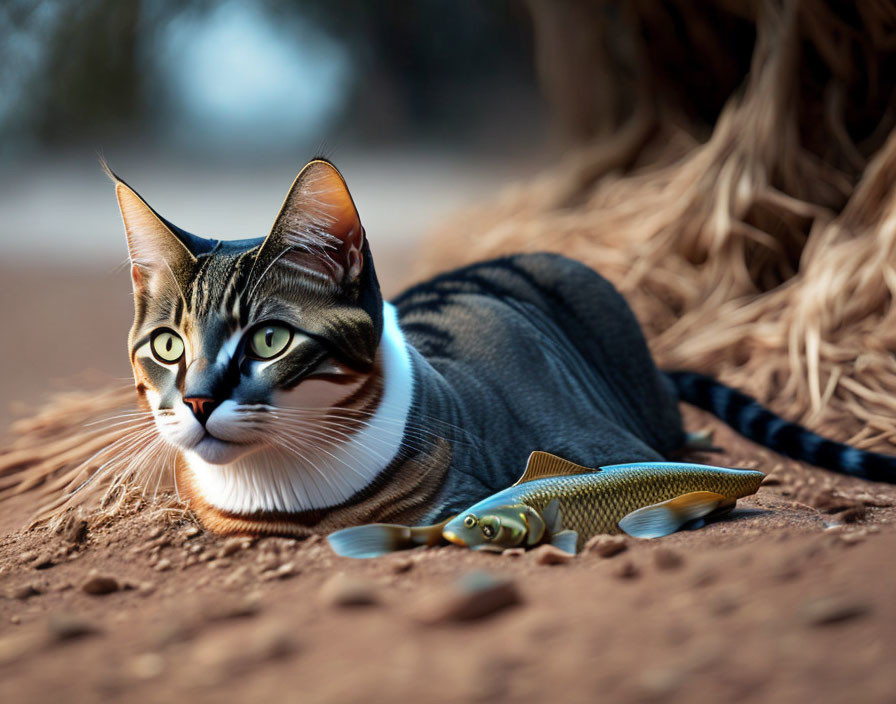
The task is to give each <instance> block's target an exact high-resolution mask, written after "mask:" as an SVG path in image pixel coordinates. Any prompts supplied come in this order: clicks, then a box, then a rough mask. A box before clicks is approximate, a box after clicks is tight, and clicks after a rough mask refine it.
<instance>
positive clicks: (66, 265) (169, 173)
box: [0, 0, 557, 426]
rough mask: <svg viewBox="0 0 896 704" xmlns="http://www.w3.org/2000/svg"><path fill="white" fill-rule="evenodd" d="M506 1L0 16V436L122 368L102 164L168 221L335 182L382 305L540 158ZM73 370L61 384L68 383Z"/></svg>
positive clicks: (52, 7) (265, 202)
mask: <svg viewBox="0 0 896 704" xmlns="http://www.w3.org/2000/svg"><path fill="white" fill-rule="evenodd" d="M533 51H534V50H533V36H532V20H531V17H530V13H529V11H528V8H527V7H526V5H525V4H523V3H520V2H509V1H507V0H496V1H494V2H488V3H478V2H460V3H457V2H449V1H448V0H425V1H422V2H382V3H380V2H377V3H370V2H364V1H362V0H335V1H334V0H301V1H300V0H295V1H294V2H250V1H249V0H223V1H221V2H213V1H210V0H186V1H182V0H177V1H173V0H142V1H138V0H133V1H127V2H121V1H120V0H44V1H41V2H36V1H34V0H27V1H23V0H11V1H9V2H5V3H3V4H2V5H0V184H2V185H0V301H2V305H0V325H2V328H3V329H4V330H5V331H7V332H6V334H4V338H5V339H7V340H11V339H17V340H21V341H22V343H23V344H5V345H3V346H2V351H0V366H2V369H3V372H2V374H0V424H2V425H3V426H5V425H6V424H7V422H8V421H9V419H11V418H12V417H14V415H15V414H16V413H17V412H23V411H24V410H25V409H26V408H27V407H28V406H33V405H34V403H35V402H36V401H38V400H39V397H40V396H41V395H42V393H43V392H44V391H46V390H48V389H51V388H59V387H60V385H62V386H64V384H63V382H62V380H67V382H66V383H74V384H82V383H84V381H85V377H87V378H89V380H90V381H91V383H92V381H93V379H94V378H98V379H107V378H108V377H110V376H111V377H114V378H118V379H122V380H124V381H125V382H126V380H127V378H128V375H129V373H130V369H129V364H128V360H127V355H126V350H125V336H126V332H127V329H128V326H129V324H130V315H131V303H130V286H129V282H128V280H127V275H126V272H125V270H124V268H123V266H122V265H123V263H124V262H125V260H126V257H127V252H126V248H125V243H124V236H123V230H122V226H121V221H120V217H119V214H118V211H117V206H116V202H115V199H114V196H113V192H112V189H111V187H110V185H109V182H108V180H107V179H106V177H105V176H104V175H103V173H102V172H101V170H100V168H99V166H98V157H99V155H102V156H104V157H105V158H106V159H107V160H108V161H109V163H110V164H111V166H112V167H113V169H115V170H116V172H117V173H118V174H119V175H120V176H121V177H122V178H124V179H126V180H127V181H128V182H129V183H130V184H131V185H132V186H133V187H134V188H136V189H137V190H138V191H139V192H140V193H141V194H142V195H143V196H144V197H145V198H146V199H147V200H148V201H149V203H150V204H152V205H153V206H154V207H155V208H156V209H158V210H159V211H160V212H161V213H162V214H163V215H165V216H166V217H167V218H169V219H170V220H172V221H173V222H175V223H177V224H178V225H180V226H181V227H183V228H185V229H187V230H189V231H192V232H195V233H197V234H201V235H206V236H214V237H219V238H235V237H245V236H260V235H264V234H266V233H267V230H268V228H269V227H270V225H271V223H272V222H273V218H274V215H275V214H276V212H277V210H278V209H279V206H280V204H281V202H282V199H283V197H284V196H285V193H286V191H287V189H288V187H289V185H290V183H291V182H292V179H293V178H294V176H295V174H296V173H297V172H298V170H299V169H300V168H301V167H302V165H303V164H304V163H305V162H306V161H307V160H308V159H309V158H310V157H312V156H314V155H317V154H323V155H324V156H327V157H328V158H330V159H331V160H333V161H334V162H335V163H336V164H337V165H338V166H339V167H340V168H341V169H342V170H343V172H344V174H345V176H346V178H347V179H348V183H349V186H350V188H351V190H352V193H353V195H354V197H355V200H356V202H357V205H358V208H359V210H360V212H361V217H362V220H363V221H364V223H365V226H366V228H367V231H368V235H369V237H370V241H371V246H372V249H373V252H374V255H375V257H376V261H377V265H378V271H379V274H380V279H381V281H382V283H383V286H384V289H385V292H386V294H387V295H391V294H394V293H395V292H397V291H398V290H399V289H400V288H401V287H402V286H403V285H405V284H406V283H408V280H407V279H408V272H409V271H411V270H412V268H413V262H414V259H415V255H416V252H417V248H418V246H419V243H420V241H421V238H422V237H423V236H424V235H425V233H426V232H427V231H428V230H429V229H430V228H431V227H432V226H433V225H434V224H436V223H438V221H439V220H440V218H443V217H445V216H446V215H447V214H448V213H451V212H453V211H455V210H457V209H459V208H462V207H465V206H467V205H468V204H470V203H472V202H474V201H477V200H481V199H483V198H487V197H488V196H489V195H491V194H493V193H494V192H496V191H497V190H498V189H500V188H501V187H502V186H503V185H504V184H506V183H507V182H508V181H509V180H512V179H519V178H524V177H526V176H528V175H530V174H532V173H534V172H535V171H536V170H537V169H538V168H539V167H540V166H543V165H544V163H546V161H547V160H549V159H550V156H551V155H552V154H553V153H555V152H556V148H557V147H556V142H555V141H553V140H552V139H551V137H550V133H549V130H548V129H547V127H546V123H547V117H546V109H545V106H544V101H543V100H542V98H541V95H540V92H539V89H538V87H537V83H536V79H535V68H534V65H535V63H534V56H533ZM74 375H77V376H74Z"/></svg>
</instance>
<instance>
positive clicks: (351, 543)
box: [327, 523, 445, 558]
mask: <svg viewBox="0 0 896 704" xmlns="http://www.w3.org/2000/svg"><path fill="white" fill-rule="evenodd" d="M444 526H445V523H438V524H436V525H431V526H416V527H414V528H410V527H408V526H401V525H395V524H392V523H368V524H367V525H363V526H352V527H351V528H343V529H342V530H337V531H336V532H335V533H330V535H328V536H327V541H328V542H329V543H330V547H331V548H333V552H335V553H336V554H337V555H341V556H342V557H354V558H369V557H379V556H381V555H387V554H388V553H390V552H397V551H398V550H409V549H411V548H415V547H417V546H418V545H436V544H438V543H439V542H441V540H442V528H443V527H444Z"/></svg>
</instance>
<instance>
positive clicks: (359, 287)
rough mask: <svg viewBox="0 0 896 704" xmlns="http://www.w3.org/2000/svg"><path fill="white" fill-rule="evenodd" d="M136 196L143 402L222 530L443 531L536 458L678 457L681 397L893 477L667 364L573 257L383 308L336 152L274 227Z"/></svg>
mask: <svg viewBox="0 0 896 704" xmlns="http://www.w3.org/2000/svg"><path fill="white" fill-rule="evenodd" d="M116 190H117V193H118V197H119V203H120V204H121V207H122V215H123V218H124V221H125V228H126V231H127V235H128V245H129V251H130V252H131V257H132V278H133V281H134V301H135V317H134V325H133V327H132V329H131V333H130V338H129V341H130V348H131V360H132V364H133V367H134V375H135V381H136V386H137V390H138V394H139V395H140V396H141V398H142V399H143V402H144V403H145V404H146V405H148V406H149V408H150V409H151V410H152V411H153V413H154V416H155V421H156V427H157V429H158V432H159V434H160V435H161V436H162V437H163V438H164V439H165V440H167V442H168V443H169V444H170V445H172V446H174V447H175V448H176V449H177V450H178V451H179V460H178V463H177V471H176V482H177V487H178V490H179V491H180V492H181V495H182V497H183V498H184V499H185V500H186V501H187V502H188V503H189V504H190V505H191V506H192V507H193V508H194V510H195V511H196V512H197V514H198V515H199V517H200V518H201V520H202V521H203V522H204V523H205V524H206V525H207V526H208V527H209V528H210V529H212V530H216V531H218V532H222V533H254V534H260V533H278V534H289V535H308V534H310V533H313V532H322V531H329V530H333V529H336V528H339V527H343V526H347V525H352V524H356V523H361V522H369V521H388V522H394V523H436V522H438V521H441V520H443V519H444V518H446V517H448V516H450V515H452V514H454V513H457V512H458V511H460V510H462V509H463V508H465V507H467V506H469V505H472V504H473V503H475V502H476V501H478V500H480V499H482V498H483V497H484V496H487V495H489V494H491V493H494V492H496V491H498V490H501V489H503V488H506V487H507V486H509V485H510V484H512V483H513V482H514V481H515V480H516V478H517V476H518V474H519V472H520V469H521V468H522V467H523V466H525V462H526V458H527V457H528V455H529V454H530V452H531V451H533V450H542V451H545V452H549V453H552V454H555V455H560V456H562V457H564V458H566V459H568V460H569V461H571V462H574V463H576V464H579V465H584V466H592V467H593V466H601V465H612V464H622V463H627V462H643V461H659V460H662V459H664V458H666V457H668V456H669V455H670V454H671V453H673V452H674V451H676V450H677V449H679V448H681V447H682V445H683V444H684V442H685V433H684V429H683V427H682V421H681V416H680V414H679V410H678V401H679V400H680V399H681V400H685V401H689V402H691V403H695V404H696V405H698V406H701V407H702V408H705V409H707V410H709V411H711V412H713V413H715V414H717V415H719V416H720V417H721V418H723V419H724V420H726V421H727V422H729V423H730V424H732V426H733V427H735V428H736V429H737V430H739V431H740V432H742V433H743V434H745V435H747V436H748V437H751V438H753V439H756V440H758V441H760V442H763V443H764V444H767V445H769V446H770V447H772V448H774V449H777V450H779V451H781V452H782V453H784V454H787V455H789V456H791V457H795V458H797V459H805V460H808V461H812V462H815V463H817V464H820V465H822V466H825V467H828V468H830V469H834V470H837V471H845V472H847V473H850V474H855V475H857V476H863V477H868V478H873V479H882V480H887V481H890V480H891V477H892V471H891V470H892V463H893V459H892V458H889V457H885V456H882V455H873V454H870V453H864V452H861V451H859V450H856V449H854V448H850V447H847V446H844V445H841V444H838V443H834V442H832V441H829V440H825V439H823V438H820V437H818V436H817V435H813V434H811V433H809V432H808V431H806V430H805V429H803V428H800V427H799V426H797V425H795V424H792V423H788V422H787V421H784V420H782V419H780V418H778V417H776V416H774V415H773V414H772V413H771V412H770V411H768V410H766V409H764V408H762V407H761V406H760V405H759V404H757V403H756V402H755V401H754V400H753V399H750V398H749V397H748V396H745V395H744V394H741V393H740V392H737V391H735V390H733V389H729V388H727V387H724V386H722V385H721V384H719V383H718V382H715V381H713V380H712V379H709V378H707V377H703V376H701V375H697V374H691V373H670V374H664V373H662V372H661V371H660V370H658V369H657V368H656V366H655V364H654V362H653V360H652V358H651V356H650V353H649V351H648V348H647V344H646V342H645V340H644V337H643V334H642V332H641V330H640V327H639V325H638V322H637V320H636V319H635V317H634V315H633V314H632V312H631V310H630V309H629V308H628V306H627V304H626V303H625V300H624V299H623V298H622V296H620V295H619V293H618V292H617V291H616V290H615V289H614V288H613V286H612V285H611V284H610V283H609V282H607V281H606V280H605V279H603V278H602V277H601V276H600V275H599V274H597V273H596V272H594V271H592V270H591V269H589V268H587V267H586V266H584V265H583V264H580V263H578V262H575V261H572V260H569V259H566V258H564V257H562V256H558V255H552V254H527V255H518V256H512V257H505V258H502V259H496V260H492V261H488V262H481V263H479V264H474V265H472V266H468V267H465V268H463V269H459V270H456V271H452V272H449V273H446V274H443V275H442V276H439V277H436V278H434V279H432V280H430V281H427V282H424V283H422V284H419V285H417V286H415V287H413V288H411V289H410V290H408V291H406V292H405V293H403V294H402V295H400V296H399V297H398V298H397V299H396V300H395V301H394V302H393V304H392V305H390V304H387V303H384V302H383V300H382V297H381V295H380V291H379V285H378V283H377V279H376V273H375V270H374V266H373V259H372V257H371V254H370V249H369V246H368V243H367V241H366V236H365V235H364V232H363V228H361V224H360V220H359V218H358V215H357V212H356V211H355V209H354V205H353V204H352V201H351V197H350V195H349V194H348V190H347V188H346V186H345V183H344V181H343V180H342V177H341V176H340V175H339V173H338V171H336V170H335V168H334V167H333V166H332V165H330V164H328V163H327V162H323V161H320V160H318V161H315V162H312V163H311V164H309V166H307V167H306V168H305V170H303V172H302V173H301V174H300V175H299V176H298V177H297V179H296V181H295V182H294V184H293V186H292V188H291V190H290V193H289V195H288V196H287V198H286V201H285V202H284V205H283V208H282V209H281V211H280V213H279V214H278V217H277V219H276V221H275V223H274V226H273V228H272V229H271V233H270V234H269V235H268V236H267V237H265V238H257V239H248V240H240V241H231V242H221V241H218V240H209V239H203V238H199V237H196V236H194V235H190V234H189V233H186V232H184V231H183V230H180V229H179V228H177V227H176V226H174V225H172V224H171V223H169V222H168V221H166V220H164V218H162V217H161V216H159V215H157V214H156V213H155V212H154V211H153V210H152V209H151V208H150V207H149V206H148V205H147V204H146V203H145V201H143V200H142V199H141V198H140V197H139V196H138V195H137V194H136V193H134V192H133V191H132V190H131V189H130V188H129V187H128V186H127V185H126V184H124V182H122V181H120V180H118V181H117V185H116ZM272 325H276V326H279V328H282V329H285V330H288V331H289V336H287V337H284V338H283V339H284V340H288V342H285V343H284V346H283V348H282V351H281V352H280V353H279V354H278V355H276V356H274V357H271V358H269V359H262V358H259V357H258V356H257V355H256V354H254V353H252V352H251V350H250V344H251V340H252V339H253V335H254V333H255V331H257V330H262V331H264V330H268V329H269V328H270V326H272ZM161 332H165V334H166V335H168V334H171V335H175V336H177V337H178V338H179V339H181V340H182V342H183V346H184V352H183V355H182V356H181V357H179V358H178V359H176V360H174V361H170V360H169V361H165V360H164V359H162V358H160V356H159V354H158V351H157V350H154V348H153V340H154V336H156V335H159V334H160V333H161ZM272 339H273V338H272ZM194 402H195V405H194ZM197 409H198V410H197ZM209 409H210V410H209Z"/></svg>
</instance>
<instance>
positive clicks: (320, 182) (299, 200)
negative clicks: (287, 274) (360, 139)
mask: <svg viewBox="0 0 896 704" xmlns="http://www.w3.org/2000/svg"><path fill="white" fill-rule="evenodd" d="M364 240H365V235H364V228H363V227H362V226H361V219H360V217H358V211H357V209H356V208H355V203H354V201H353V200H352V196H351V194H350V193H349V191H348V186H346V185H345V180H344V179H343V178H342V174H340V173H339V170H338V169H337V168H336V167H335V166H333V165H332V164H331V163H330V162H328V161H325V160H323V159H315V160H314V161H311V162H309V163H308V164H307V165H306V166H305V168H304V169H302V171H301V172H300V173H299V175H298V176H296V179H295V181H293V184H292V187H291V188H290V189H289V193H288V194H287V196H286V200H285V201H284V202H283V207H282V208H281V209H280V213H279V214H278V215H277V219H276V220H275V221H274V226H273V227H272V228H271V233H270V235H268V237H267V239H266V240H265V242H264V244H263V245H262V251H261V252H260V253H259V256H260V257H261V255H262V254H266V255H267V256H270V255H271V254H273V252H274V251H276V252H277V254H276V255H274V256H284V257H285V258H286V259H287V260H288V261H290V262H292V263H294V264H297V265H299V266H301V267H302V268H305V269H307V270H309V271H311V272H314V273H317V274H319V275H324V276H326V277H328V278H330V279H331V280H332V281H333V282H334V283H336V284H337V285H345V284H349V283H351V282H353V281H355V280H357V279H358V277H359V276H360V275H361V270H362V268H363V266H364V255H363V252H364ZM284 252H285V254H283V253H284ZM262 258H263V257H262Z"/></svg>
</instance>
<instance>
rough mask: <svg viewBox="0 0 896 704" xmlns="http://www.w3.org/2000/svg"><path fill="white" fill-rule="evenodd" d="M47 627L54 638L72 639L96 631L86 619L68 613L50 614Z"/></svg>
mask: <svg viewBox="0 0 896 704" xmlns="http://www.w3.org/2000/svg"><path fill="white" fill-rule="evenodd" d="M47 627H48V628H49V631H50V635H51V636H52V637H53V638H55V639H56V640H72V639H74V638H80V637H82V636H86V635H90V634H91V633H95V632H96V629H95V628H94V627H93V625H92V624H90V623H89V622H88V621H85V620H84V619H82V618H80V617H78V616H75V615H74V614H68V613H55V614H51V615H50V620H49V621H48V622H47Z"/></svg>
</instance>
